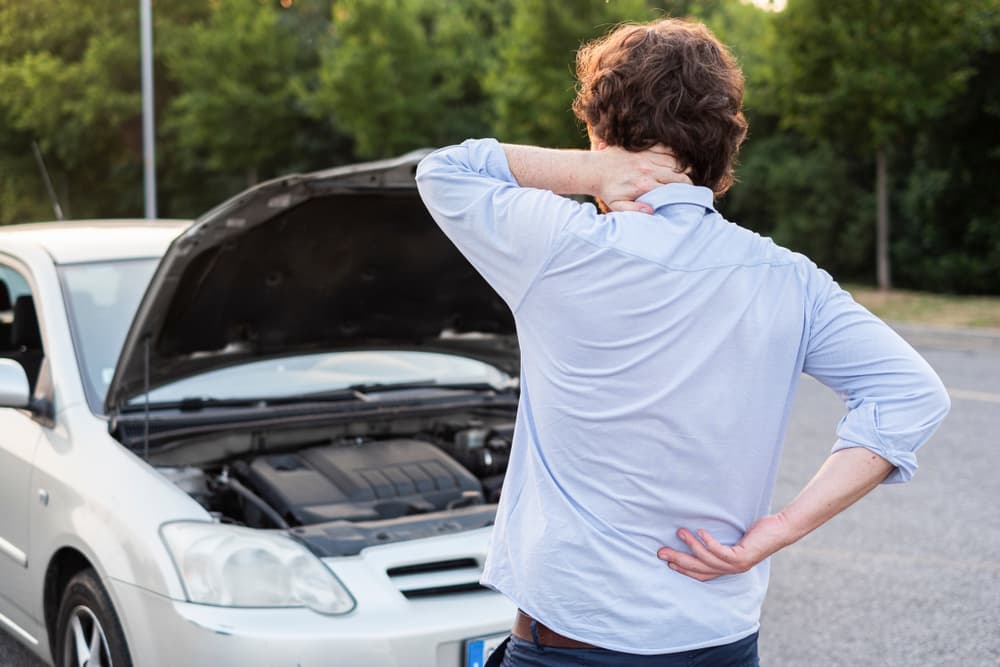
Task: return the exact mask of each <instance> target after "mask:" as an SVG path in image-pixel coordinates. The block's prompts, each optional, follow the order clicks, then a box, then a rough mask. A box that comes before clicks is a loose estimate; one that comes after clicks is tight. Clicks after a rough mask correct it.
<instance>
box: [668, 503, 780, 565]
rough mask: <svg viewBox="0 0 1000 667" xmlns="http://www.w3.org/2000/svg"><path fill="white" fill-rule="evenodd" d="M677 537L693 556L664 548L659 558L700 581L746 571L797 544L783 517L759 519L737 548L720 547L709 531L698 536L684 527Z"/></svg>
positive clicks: (770, 516)
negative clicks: (779, 551) (781, 550)
mask: <svg viewBox="0 0 1000 667" xmlns="http://www.w3.org/2000/svg"><path fill="white" fill-rule="evenodd" d="M677 536H678V537H680V538H681V540H683V541H684V544H686V545H687V547H688V549H690V550H691V553H690V554H688V553H684V552H683V551H677V550H676V549H671V548H669V547H663V548H661V549H660V550H659V551H658V552H657V554H656V555H657V556H659V557H660V559H661V560H665V561H667V565H668V566H669V567H670V569H672V570H674V571H676V572H680V573H681V574H684V575H687V576H689V577H691V578H692V579H697V580H698V581H708V580H710V579H715V578H716V577H721V576H723V575H726V574H740V573H741V572H746V571H747V570H749V569H750V568H752V567H753V566H755V565H757V564H758V563H760V562H761V561H762V560H764V559H765V558H767V557H768V556H770V555H771V554H773V553H774V552H776V551H778V550H779V549H781V548H782V547H785V546H788V545H789V544H791V542H793V541H794V539H793V538H792V536H791V533H790V531H789V529H788V527H787V525H786V522H785V519H784V518H783V517H782V516H781V515H780V514H771V515H768V516H765V517H761V518H760V519H757V521H755V522H754V523H753V525H751V526H750V528H749V530H747V532H746V533H744V535H743V537H742V538H741V539H740V541H739V542H737V543H736V544H735V545H733V546H725V545H723V544H720V543H719V542H718V540H716V539H715V538H714V537H713V536H712V535H711V533H709V532H708V531H706V530H699V531H698V534H697V535H695V534H693V533H692V532H691V531H689V530H686V529H683V528H682V529H681V530H679V531H677Z"/></svg>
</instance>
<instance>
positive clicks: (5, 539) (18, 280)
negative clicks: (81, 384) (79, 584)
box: [0, 258, 42, 623]
mask: <svg viewBox="0 0 1000 667" xmlns="http://www.w3.org/2000/svg"><path fill="white" fill-rule="evenodd" d="M0 283H2V285H0V297H2V296H3V294H2V291H3V289H6V290H7V293H8V295H9V297H10V298H9V299H8V300H7V301H8V303H6V304H5V303H3V302H2V301H0V306H7V308H0V335H2V337H3V339H0V357H3V358H8V359H14V360H15V361H18V362H19V363H21V364H22V366H23V367H24V368H25V369H26V373H27V375H28V380H29V384H31V386H32V388H33V387H34V382H35V381H36V380H37V375H38V369H39V368H40V366H41V360H42V349H41V336H40V335H39V333H38V320H37V316H36V315H35V311H34V299H33V295H32V293H31V289H30V287H29V283H28V281H27V279H26V278H25V276H24V275H23V274H22V273H21V272H20V271H18V270H16V269H14V268H13V267H12V266H10V265H9V264H6V263H4V261H3V259H2V258H0ZM29 320H33V321H29ZM41 435H42V427H41V425H40V424H39V423H38V422H36V421H35V420H34V419H33V418H32V415H31V413H30V412H28V411H27V410H17V409H13V408H0V613H2V614H4V615H5V616H7V617H8V623H9V622H11V620H12V622H14V623H19V622H24V621H26V620H27V617H28V616H30V613H29V609H28V607H29V602H30V597H31V593H30V591H29V588H28V587H29V579H28V567H29V565H30V563H29V562H28V537H29V535H28V531H29V530H30V525H29V521H28V509H29V506H28V503H29V502H30V499H31V475H32V464H33V461H34V457H35V449H36V447H37V445H38V442H39V440H40V438H41ZM0 620H4V619H2V618H0Z"/></svg>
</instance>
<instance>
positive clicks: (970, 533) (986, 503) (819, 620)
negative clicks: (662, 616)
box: [0, 328, 1000, 667]
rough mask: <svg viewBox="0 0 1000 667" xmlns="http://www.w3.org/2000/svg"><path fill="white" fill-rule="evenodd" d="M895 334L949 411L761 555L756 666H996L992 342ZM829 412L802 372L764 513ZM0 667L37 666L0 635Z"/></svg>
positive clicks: (824, 439)
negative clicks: (846, 505)
mask: <svg viewBox="0 0 1000 667" xmlns="http://www.w3.org/2000/svg"><path fill="white" fill-rule="evenodd" d="M903 333H904V335H905V336H906V337H907V338H908V339H909V340H910V341H911V342H912V343H913V344H914V345H915V346H916V347H917V349H919V350H920V351H921V352H922V353H923V354H924V355H925V356H926V358H927V359H928V361H930V363H931V365H933V366H934V368H935V369H936V370H937V371H938V373H939V374H940V375H941V377H942V379H943V380H944V382H945V385H946V386H947V387H948V389H949V391H950V393H951V396H952V412H951V415H950V416H949V417H948V419H947V420H946V421H945V424H944V426H942V428H941V430H940V431H939V432H938V434H937V435H936V436H935V437H934V439H933V440H932V441H931V442H930V444H929V445H928V446H927V447H926V448H925V449H924V450H922V452H921V453H920V456H919V462H920V470H919V471H918V472H917V475H916V477H915V478H914V480H913V481H912V482H910V483H909V484H905V485H892V486H882V487H880V488H878V489H877V490H876V491H874V492H873V493H872V494H871V495H870V496H868V497H866V498H865V499H864V500H862V501H861V502H860V503H859V504H858V505H856V506H855V507H853V508H851V509H849V510H848V511H847V512H845V513H844V514H842V515H840V516H838V517H837V518H835V519H834V520H833V521H831V522H830V523H829V524H827V525H826V526H824V527H822V528H821V529H820V530H819V531H817V532H816V533H814V534H812V535H810V536H807V537H806V538H805V539H803V540H802V541H800V542H799V543H797V544H795V545H792V546H791V547H789V548H788V549H786V550H785V551H782V552H781V553H779V554H777V555H776V556H775V557H774V559H773V566H772V576H771V588H770V593H769V595H768V598H767V602H766V603H765V605H764V614H763V619H762V622H761V660H762V665H764V667H808V666H814V665H815V666H817V667H820V666H821V667H839V666H841V665H843V666H844V667H847V666H850V667H915V666H921V667H922V666H924V665H927V666H930V665H934V666H935V667H996V666H997V665H1000V338H992V339H991V338H989V337H988V336H977V335H961V334H944V333H938V332H935V331H934V330H927V329H918V328H904V329H903ZM842 414H843V407H842V404H841V403H840V401H839V400H838V399H837V398H836V397H835V396H834V395H833V394H832V393H831V392H830V391H828V390H827V389H826V388H824V387H822V386H821V385H819V384H818V383H816V382H815V381H813V380H812V379H810V378H807V377H805V378H803V381H802V385H801V387H800V389H799V393H798V396H797V399H796V404H795V409H794V412H793V416H792V421H791V423H790V425H789V431H788V436H787V438H786V445H785V454H784V457H783V459H782V465H781V471H780V474H779V477H778V483H777V488H776V491H775V507H779V506H780V505H781V504H783V503H785V502H787V501H788V500H790V499H791V498H792V497H793V496H794V495H795V493H796V492H797V491H798V489H799V488H801V487H802V485H803V484H805V482H806V481H807V480H808V479H809V477H810V476H811V475H812V473H813V472H814V471H815V469H816V468H817V467H818V466H819V465H820V463H821V462H822V461H823V459H824V458H825V457H826V455H827V452H828V450H829V448H830V446H831V445H832V443H833V440H834V436H833V432H834V428H835V427H836V424H837V421H838V420H839V419H840V417H841V415H842ZM720 491H722V492H724V490H720ZM0 667H41V663H40V662H38V661H37V660H34V659H33V658H32V657H30V655H29V654H28V653H27V651H25V650H24V649H23V648H22V647H21V646H20V645H19V644H17V642H16V641H14V640H13V639H11V638H10V636H9V635H6V634H4V633H3V632H2V631H0ZM456 667H458V666H456Z"/></svg>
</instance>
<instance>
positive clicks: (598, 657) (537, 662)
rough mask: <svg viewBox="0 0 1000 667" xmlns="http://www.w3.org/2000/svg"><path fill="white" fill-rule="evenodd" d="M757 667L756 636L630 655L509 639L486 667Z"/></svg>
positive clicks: (515, 638)
mask: <svg viewBox="0 0 1000 667" xmlns="http://www.w3.org/2000/svg"><path fill="white" fill-rule="evenodd" d="M571 665H572V666H573V667H759V666H760V660H759V659H758V657H757V633H756V632H755V633H753V634H752V635H750V636H749V637H746V638H744V639H740V640H738V641H735V642H733V643H731V644H726V645H724V646H712V647H710V648H701V649H694V650H692V651H680V652H679V653H663V654H660V655H634V654H632V653H619V652H618V651H607V650H604V649H582V648H553V647H551V646H540V645H538V644H536V643H534V642H530V641H525V640H523V639H518V638H517V637H510V638H509V639H508V640H507V641H506V642H505V643H504V644H503V645H501V646H500V647H499V648H497V650H496V651H495V652H494V653H493V655H491V656H490V659H489V660H488V661H487V662H486V667H570V666H571Z"/></svg>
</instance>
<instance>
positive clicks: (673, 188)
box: [636, 183, 717, 213]
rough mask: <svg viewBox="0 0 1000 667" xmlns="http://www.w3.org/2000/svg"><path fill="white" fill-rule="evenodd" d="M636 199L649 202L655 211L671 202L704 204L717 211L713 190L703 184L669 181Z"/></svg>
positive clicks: (714, 211)
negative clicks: (713, 203) (713, 202)
mask: <svg viewBox="0 0 1000 667" xmlns="http://www.w3.org/2000/svg"><path fill="white" fill-rule="evenodd" d="M636 201H640V202H642V203H643V204H649V205H650V206H652V207H653V210H654V211H658V210H660V209H661V208H663V207H664V206H670V205H671V204H694V205H695V206H703V207H704V208H705V209H707V210H708V211H711V212H713V213H716V212H717V211H716V210H715V206H713V205H712V190H711V189H709V188H706V187H705V186H703V185H688V184H687V183H668V184H667V185H661V186H659V187H658V188H654V189H652V190H650V191H649V192H647V193H646V194H644V195H643V196H641V197H639V198H638V199H637V200H636Z"/></svg>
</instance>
